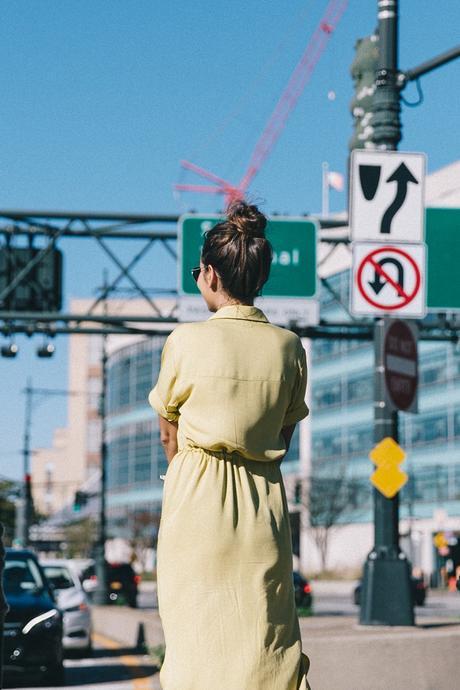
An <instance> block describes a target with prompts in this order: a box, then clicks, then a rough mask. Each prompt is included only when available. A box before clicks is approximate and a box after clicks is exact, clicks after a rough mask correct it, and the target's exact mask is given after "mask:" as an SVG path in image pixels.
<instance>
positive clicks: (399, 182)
mask: <svg viewBox="0 0 460 690" xmlns="http://www.w3.org/2000/svg"><path fill="white" fill-rule="evenodd" d="M350 182H351V184H350V192H351V193H350V227H351V232H352V239H353V240H357V241H364V240H366V241H374V242H382V241H391V242H423V237H424V235H423V230H424V213H425V208H424V187H425V155H424V154H423V153H403V152H399V151H368V150H356V151H353V153H352V157H351V175H350Z"/></svg>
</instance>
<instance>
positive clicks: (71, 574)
mask: <svg viewBox="0 0 460 690" xmlns="http://www.w3.org/2000/svg"><path fill="white" fill-rule="evenodd" d="M41 565H42V568H43V570H44V572H45V575H46V577H47V579H48V582H49V583H50V585H51V586H52V588H53V590H54V593H55V596H56V599H57V604H58V606H59V608H60V609H61V611H62V613H63V615H64V635H63V644H64V649H65V650H68V651H71V650H72V651H74V650H75V651H77V650H78V651H80V652H81V653H82V654H84V655H90V654H91V651H92V641H91V635H92V624H91V609H90V606H89V602H88V597H87V596H86V593H85V590H84V589H83V587H82V584H81V582H80V578H79V577H78V573H77V570H76V568H75V566H74V564H73V563H72V561H66V560H64V559H53V560H46V561H45V560H43V561H41Z"/></svg>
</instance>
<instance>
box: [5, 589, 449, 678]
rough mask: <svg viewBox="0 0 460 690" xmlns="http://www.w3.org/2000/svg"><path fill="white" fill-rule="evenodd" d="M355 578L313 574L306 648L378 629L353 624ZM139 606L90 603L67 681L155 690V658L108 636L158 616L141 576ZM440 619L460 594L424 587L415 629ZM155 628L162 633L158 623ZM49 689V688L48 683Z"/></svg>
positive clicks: (303, 622)
mask: <svg viewBox="0 0 460 690" xmlns="http://www.w3.org/2000/svg"><path fill="white" fill-rule="evenodd" d="M355 584H356V583H355V582H353V581H321V580H318V581H313V582H312V586H313V592H314V615H313V618H304V619H302V620H301V628H302V630H303V637H305V639H307V640H308V643H307V646H308V647H309V648H310V647H311V646H312V643H313V642H314V641H315V640H317V641H318V642H320V640H321V638H323V637H324V635H326V638H330V637H331V635H332V636H334V635H335V636H337V635H338V634H343V633H344V631H345V629H347V630H348V629H349V632H345V633H344V634H345V635H346V637H347V636H348V637H349V636H350V635H351V636H353V635H354V634H356V633H353V630H355V631H358V633H359V631H360V632H361V633H362V634H371V635H372V634H375V633H377V632H378V631H376V630H375V629H374V630H369V631H368V633H366V629H365V628H362V627H361V626H357V625H356V624H355V622H357V616H358V613H359V610H358V607H356V606H355V605H354V604H353V602H352V593H353V589H354V587H355ZM139 609H140V610H136V609H129V608H128V609H125V608H124V607H119V606H111V607H109V608H107V609H100V608H99V607H97V608H96V609H95V618H94V620H95V626H96V628H97V632H96V633H95V634H94V639H93V642H94V652H93V655H92V657H90V658H83V659H79V658H76V657H71V658H68V659H66V661H65V666H66V687H72V688H76V689H77V690H78V688H80V689H81V690H104V689H107V688H108V687H109V688H110V690H160V684H159V676H158V669H157V668H156V666H155V663H154V660H153V659H152V658H151V657H149V656H147V655H143V654H139V651H138V650H137V649H136V648H135V647H133V646H126V645H122V644H121V643H120V642H116V641H115V640H114V639H112V637H111V635H113V636H116V635H117V634H119V633H120V631H119V630H118V628H119V624H118V622H117V621H119V615H120V614H121V616H122V620H123V621H124V622H125V625H126V630H128V629H129V621H130V619H133V620H134V619H138V618H139V619H143V620H145V621H149V620H150V616H152V619H151V620H152V621H153V619H158V613H157V602H156V588H155V584H154V583H150V582H145V583H142V584H141V589H140V593H139ZM96 611H97V613H98V615H97V616H96ZM105 611H107V613H105ZM150 612H151V613H150ZM101 614H102V615H101ZM109 614H110V615H109ZM442 619H444V620H445V625H447V626H449V625H451V624H453V623H454V622H457V623H458V622H459V621H460V594H458V593H456V592H447V591H440V590H435V591H430V590H429V591H428V595H427V600H426V603H425V606H419V607H417V608H416V620H417V623H418V630H421V629H424V628H425V629H429V628H431V627H433V624H434V623H433V621H437V623H436V626H439V625H440V624H441V625H442ZM334 621H335V622H334ZM346 621H348V622H346ZM350 625H351V628H350ZM343 626H345V628H344V627H343ZM358 629H359V630H358ZM158 630H159V634H160V635H161V628H158ZM132 631H133V633H132V634H130V635H128V636H127V638H126V639H129V640H132V642H131V645H133V644H134V642H135V635H134V631H135V627H133V628H132ZM119 636H120V635H119ZM120 637H122V635H121V636H120ZM346 637H345V638H344V639H346ZM155 644H156V643H155ZM316 654H317V653H316ZM34 687H38V683H37V685H34V684H33V683H31V680H30V679H29V680H28V681H24V682H23V683H18V682H17V681H12V680H10V681H9V683H8V684H7V683H5V688H22V689H23V690H32V688H34ZM40 687H42V686H40ZM48 690H51V689H50V688H48Z"/></svg>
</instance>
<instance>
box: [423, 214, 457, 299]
mask: <svg viewBox="0 0 460 690" xmlns="http://www.w3.org/2000/svg"><path fill="white" fill-rule="evenodd" d="M425 242H426V244H427V248H428V249H427V252H428V260H427V308H428V309H431V310H442V311H449V310H451V309H460V209H459V208H427V209H426V225H425Z"/></svg>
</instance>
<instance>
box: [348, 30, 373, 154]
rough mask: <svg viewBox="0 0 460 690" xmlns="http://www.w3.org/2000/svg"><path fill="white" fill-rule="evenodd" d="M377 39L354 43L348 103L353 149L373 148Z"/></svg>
mask: <svg viewBox="0 0 460 690" xmlns="http://www.w3.org/2000/svg"><path fill="white" fill-rule="evenodd" d="M378 42H379V37H378V35H377V34H372V36H367V37H366V38H360V39H358V41H357V42H356V47H355V48H356V54H355V59H354V60H353V63H352V65H351V69H350V72H351V76H352V78H353V82H354V85H355V95H354V96H353V99H352V101H351V103H350V110H351V114H352V115H353V121H354V133H353V136H352V137H351V139H350V141H349V142H348V148H349V149H350V151H353V149H364V148H373V145H372V134H373V127H372V115H373V99H374V93H375V76H376V72H377V67H378V57H379V43H378Z"/></svg>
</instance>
